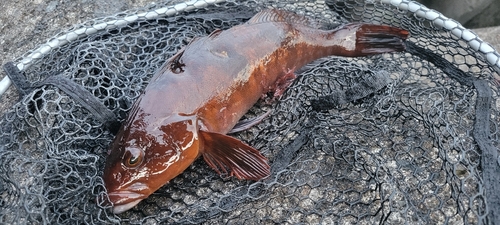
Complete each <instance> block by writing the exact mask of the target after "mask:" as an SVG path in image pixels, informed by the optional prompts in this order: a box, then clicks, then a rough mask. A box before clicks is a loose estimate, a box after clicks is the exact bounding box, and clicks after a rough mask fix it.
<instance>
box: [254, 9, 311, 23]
mask: <svg viewBox="0 0 500 225" xmlns="http://www.w3.org/2000/svg"><path fill="white" fill-rule="evenodd" d="M269 22H275V23H288V24H299V25H303V26H308V27H318V26H319V24H318V22H317V21H315V20H313V19H310V18H308V17H305V16H302V15H299V14H296V13H294V12H290V11H284V10H279V9H265V10H263V11H260V12H259V13H257V14H255V16H253V17H252V18H250V20H248V22H247V23H248V24H259V23H269Z"/></svg>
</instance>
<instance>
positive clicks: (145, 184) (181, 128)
mask: <svg viewBox="0 0 500 225" xmlns="http://www.w3.org/2000/svg"><path fill="white" fill-rule="evenodd" d="M199 140H200V139H199V137H198V131H197V126H196V120H195V119H188V120H182V121H175V122H170V123H168V124H166V125H161V126H156V128H154V129H149V130H148V129H127V127H126V126H124V127H122V128H121V130H120V132H119V133H118V135H117V137H116V139H115V142H114V143H113V144H112V146H111V149H110V151H109V155H108V157H107V161H106V165H105V169H104V175H103V180H104V183H105V187H106V190H107V193H108V198H109V201H110V202H111V203H112V204H113V212H114V213H115V214H118V213H121V212H124V211H126V210H128V209H130V208H132V207H134V206H135V205H137V204H138V203H139V202H140V201H141V200H142V199H145V198H147V197H148V196H149V195H150V194H152V193H153V192H154V191H156V190H158V189H159V188H160V187H161V186H163V185H165V184H166V183H168V182H169V181H170V180H171V179H173V178H174V177H176V176H177V175H179V174H180V173H182V172H183V171H184V170H185V169H186V168H187V167H189V165H190V164H192V163H193V162H194V160H195V159H196V158H197V157H198V155H199V152H200V149H199V148H200V141H199Z"/></svg>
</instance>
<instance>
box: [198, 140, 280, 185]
mask: <svg viewBox="0 0 500 225" xmlns="http://www.w3.org/2000/svg"><path fill="white" fill-rule="evenodd" d="M200 135H201V137H202V138H203V143H204V150H203V153H202V154H203V158H204V159H205V162H206V163H207V164H208V165H209V166H210V167H212V169H214V170H215V171H216V172H217V173H218V174H227V173H228V172H229V174H230V175H231V176H235V177H236V178H238V179H245V180H255V181H258V180H261V179H263V178H266V177H268V176H269V175H270V173H271V171H270V167H269V164H267V158H266V157H264V156H263V155H262V154H260V152H259V151H258V150H257V149H255V148H252V147H250V146H249V145H247V144H245V143H243V142H242V141H240V140H238V139H236V138H233V137H230V136H227V135H225V134H219V133H213V132H207V131H200Z"/></svg>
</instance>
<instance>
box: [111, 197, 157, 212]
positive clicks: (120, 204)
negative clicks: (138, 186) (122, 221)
mask: <svg viewBox="0 0 500 225" xmlns="http://www.w3.org/2000/svg"><path fill="white" fill-rule="evenodd" d="M108 197H109V201H110V202H111V203H112V204H113V213H114V214H119V213H122V212H125V211H127V210H129V209H131V208H133V207H134V206H136V205H137V204H139V202H140V201H142V200H143V199H145V198H146V197H147V195H144V194H141V193H137V192H133V191H114V192H110V193H108Z"/></svg>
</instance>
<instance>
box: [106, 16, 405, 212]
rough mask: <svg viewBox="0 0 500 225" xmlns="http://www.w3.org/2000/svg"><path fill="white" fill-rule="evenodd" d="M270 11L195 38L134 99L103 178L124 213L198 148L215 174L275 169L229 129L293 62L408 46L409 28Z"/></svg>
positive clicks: (288, 73) (252, 175)
mask: <svg viewBox="0 0 500 225" xmlns="http://www.w3.org/2000/svg"><path fill="white" fill-rule="evenodd" d="M307 24H310V21H309V19H307V18H305V17H303V16H300V15H297V14H294V13H291V12H286V11H281V10H276V9H272V10H265V11H262V12H260V13H258V14H256V15H255V16H254V17H252V19H250V20H249V21H248V22H247V23H245V24H242V25H239V26H235V27H233V28H231V29H229V30H225V31H220V30H217V31H214V32H213V33H212V34H210V35H209V36H207V37H202V38H197V39H195V40H194V41H192V42H191V43H190V44H189V45H188V46H186V48H185V49H183V50H181V51H180V52H179V53H177V54H176V55H175V56H173V57H172V58H170V59H169V60H168V61H167V62H166V63H165V64H164V65H163V66H162V67H161V68H160V70H158V71H157V73H156V74H155V75H154V76H153V78H152V79H151V81H150V83H149V85H148V86H147V87H146V89H145V90H144V93H143V94H142V95H141V96H140V97H139V98H138V99H137V101H136V102H135V103H134V105H133V107H132V109H131V111H130V112H129V116H128V118H127V120H126V121H125V122H124V124H123V125H122V127H121V129H120V131H119V133H118V134H117V136H116V139H115V141H114V142H113V144H112V146H111V148H110V150H109V156H108V158H107V162H106V166H105V170H104V175H103V179H104V181H105V186H106V189H107V192H108V196H109V200H110V202H111V203H112V204H113V212H114V213H121V212H124V211H126V210H128V209H130V208H132V207H133V206H135V205H136V204H138V203H139V202H140V201H141V200H142V199H144V198H147V197H148V196H149V195H150V194H151V193H153V192H154V191H156V190H157V189H158V188H160V187H161V186H163V185H165V184H166V183H168V182H169V181H170V180H171V179H173V178H174V177H176V176H177V175H179V174H180V173H182V172H183V171H184V170H185V169H186V168H187V167H188V166H189V165H191V163H193V162H194V160H195V159H196V158H198V157H199V156H200V155H202V156H203V157H204V159H205V161H206V162H207V163H208V165H209V166H211V167H212V168H213V169H214V170H216V172H218V173H229V174H230V175H233V176H236V177H237V178H239V179H251V180H259V179H262V178H265V177H267V176H268V175H269V174H270V169H269V165H268V164H267V159H266V158H265V157H264V156H262V155H261V154H260V153H259V151H258V150H256V149H254V148H252V147H250V146H248V145H246V144H245V143H243V142H241V141H239V140H237V139H235V138H232V137H229V136H227V135H225V134H226V133H228V132H229V131H230V130H231V129H232V128H233V127H234V126H235V124H236V123H237V122H238V121H239V120H240V119H241V117H242V116H243V115H244V114H245V113H246V112H247V111H248V110H249V109H250V108H251V107H252V106H253V105H254V104H255V103H256V102H257V101H258V99H259V98H260V97H261V96H262V95H263V94H265V93H268V92H279V93H281V92H282V91H283V90H284V89H285V88H286V87H287V86H288V84H289V83H290V82H291V80H293V78H294V77H295V76H294V75H293V70H295V69H299V68H300V67H302V66H304V65H305V64H307V63H309V62H311V61H313V60H316V59H318V58H321V57H325V56H329V55H337V56H348V57H356V56H367V55H373V54H380V53H386V52H395V51H403V50H404V48H405V47H404V44H403V40H404V39H406V38H407V36H408V32H407V31H405V30H402V29H399V28H395V27H389V26H382V25H370V24H347V25H345V26H343V27H340V28H337V29H335V30H330V31H325V30H318V29H315V28H313V27H310V26H308V25H307Z"/></svg>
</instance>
